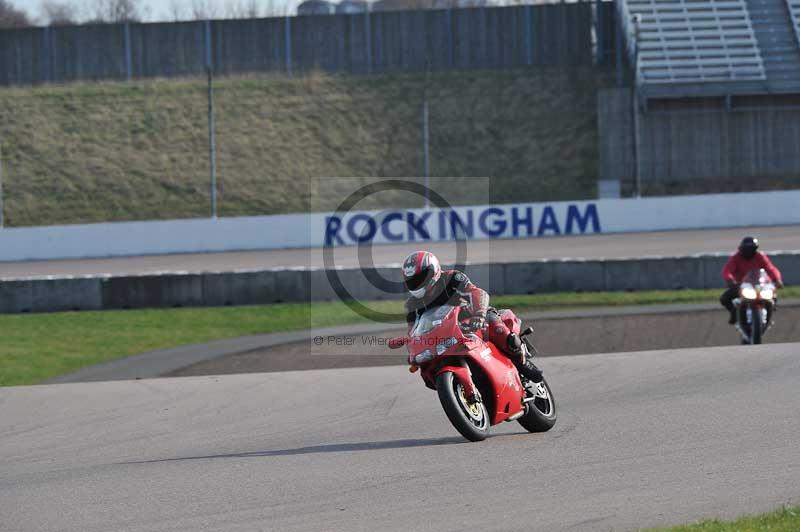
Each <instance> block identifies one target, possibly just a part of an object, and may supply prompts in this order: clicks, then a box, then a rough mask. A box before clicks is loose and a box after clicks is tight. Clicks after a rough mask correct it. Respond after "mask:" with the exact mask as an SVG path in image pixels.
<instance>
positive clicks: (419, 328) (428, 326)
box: [409, 305, 455, 338]
mask: <svg viewBox="0 0 800 532" xmlns="http://www.w3.org/2000/svg"><path fill="white" fill-rule="evenodd" d="M453 309H455V307H454V306H452V305H442V306H441V307H435V308H432V309H428V310H426V311H425V312H424V313H423V314H422V315H421V316H420V317H418V318H417V321H416V322H415V323H414V327H413V328H412V329H411V332H410V333H409V336H411V337H412V338H419V337H421V336H424V335H426V334H428V333H429V332H431V331H432V330H434V329H435V328H436V327H438V326H439V325H441V324H442V323H443V322H444V321H445V319H446V318H447V316H448V314H450V312H452V311H453Z"/></svg>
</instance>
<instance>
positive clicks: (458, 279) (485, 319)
mask: <svg viewBox="0 0 800 532" xmlns="http://www.w3.org/2000/svg"><path fill="white" fill-rule="evenodd" d="M403 281H404V283H405V286H406V288H407V289H408V291H409V292H410V294H411V297H409V298H408V300H406V303H405V313H406V321H407V322H408V326H409V329H410V328H411V327H413V326H414V323H415V322H416V319H417V317H418V316H420V315H421V314H422V313H424V312H425V311H427V310H429V309H431V308H435V307H440V306H442V305H453V306H459V307H461V308H462V309H463V311H464V312H465V313H466V316H469V327H470V328H471V329H473V330H481V331H483V338H484V339H485V340H487V341H489V342H492V343H493V344H494V345H495V346H497V348H498V349H500V350H501V352H503V354H505V355H506V356H507V357H508V358H509V359H510V360H511V362H513V363H514V366H516V368H517V370H518V371H519V372H520V374H521V375H523V376H524V377H526V378H527V379H529V380H531V381H533V382H540V381H541V380H542V372H541V370H540V369H539V368H537V367H536V366H535V365H534V363H533V362H532V361H531V359H530V356H527V349H526V346H525V344H524V343H523V341H522V339H521V338H520V337H519V336H518V335H517V334H514V333H512V332H511V330H510V329H509V328H508V327H507V326H506V324H505V323H503V320H501V319H500V315H499V314H498V313H497V312H496V311H495V310H494V309H493V308H491V307H490V306H489V294H488V293H486V291H485V290H482V289H481V288H479V287H477V286H475V285H474V284H473V283H472V282H471V281H470V280H469V278H468V277H467V276H466V274H464V273H463V272H460V271H458V270H442V267H441V265H440V264H439V259H437V258H436V256H435V255H434V254H433V253H430V252H428V251H415V252H414V253H411V254H410V255H409V256H407V257H406V259H405V260H404V261H403ZM466 316H465V319H466Z"/></svg>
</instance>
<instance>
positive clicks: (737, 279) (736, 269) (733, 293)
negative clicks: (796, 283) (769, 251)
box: [719, 236, 783, 325]
mask: <svg viewBox="0 0 800 532" xmlns="http://www.w3.org/2000/svg"><path fill="white" fill-rule="evenodd" d="M761 268H763V269H764V271H766V272H767V275H769V276H770V278H772V282H774V283H775V286H776V287H777V288H783V280H782V278H781V277H782V276H781V272H780V270H779V269H778V268H776V267H775V265H774V264H772V261H771V260H769V257H767V255H766V253H763V252H761V251H758V239H757V238H755V237H752V236H746V237H744V238H743V239H742V241H741V243H739V249H738V250H737V251H736V253H734V254H733V255H731V257H730V258H729V259H728V262H726V263H725V267H724V268H722V278H723V279H724V280H725V283H726V284H727V285H728V289H727V290H725V292H723V293H722V295H721V296H720V298H719V302H720V303H722V306H723V307H725V308H726V309H728V312H730V317H729V319H728V323H730V324H731V325H733V324H734V323H736V306H735V305H734V304H733V300H734V299H736V297H738V296H739V285H740V284H741V283H742V279H744V277H745V275H747V273H748V272H749V271H751V270H758V269H761Z"/></svg>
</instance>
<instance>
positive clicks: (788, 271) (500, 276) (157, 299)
mask: <svg viewBox="0 0 800 532" xmlns="http://www.w3.org/2000/svg"><path fill="white" fill-rule="evenodd" d="M726 259H727V257H725V256H721V255H707V256H695V257H664V258H651V259H627V260H626V259H619V260H609V261H599V260H592V261H534V262H524V263H509V264H476V265H470V266H468V267H467V274H468V275H469V276H470V277H471V278H472V279H473V280H474V281H475V282H476V283H477V284H478V285H479V286H482V287H484V288H485V289H487V290H488V291H489V292H490V293H491V294H493V295H506V294H508V295H510V294H537V293H547V292H573V291H587V292H589V291H629V290H655V289H661V290H675V289H684V288H720V289H722V280H721V276H720V271H721V269H722V265H723V264H724V262H725V260H726ZM772 259H773V261H774V262H775V264H776V265H777V266H778V267H779V268H780V269H781V270H782V272H783V275H784V280H785V281H786V283H787V284H800V253H783V254H776V255H773V256H772ZM337 274H338V275H339V278H340V280H341V283H342V285H343V286H344V287H345V288H346V289H347V290H348V291H349V293H350V294H352V296H353V298H356V299H360V300H381V299H400V298H403V297H405V293H404V292H403V291H402V289H401V288H400V287H399V285H398V284H397V283H399V281H400V279H399V272H398V271H397V269H385V268H384V269H379V270H378V271H377V274H378V275H380V276H381V278H383V279H387V280H388V281H389V282H393V283H395V284H394V285H390V286H389V287H388V288H387V287H386V286H385V285H386V283H385V282H384V283H380V282H374V281H375V279H372V281H370V280H368V279H366V278H365V277H364V275H363V274H362V273H361V272H360V271H358V270H337ZM336 299H337V296H336V294H335V292H334V290H333V289H332V288H331V285H330V283H329V281H328V277H327V275H326V272H325V271H323V270H301V269H294V270H264V271H251V272H219V273H202V274H163V275H141V276H125V277H70V278H63V279H22V280H12V281H3V282H0V313H18V312H50V311H62V310H101V309H131V308H168V307H196V306H223V305H249V304H258V303H279V302H308V301H332V300H336Z"/></svg>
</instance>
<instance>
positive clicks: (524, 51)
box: [0, 2, 613, 85]
mask: <svg viewBox="0 0 800 532" xmlns="http://www.w3.org/2000/svg"><path fill="white" fill-rule="evenodd" d="M608 11H609V10H608V9H605V10H603V12H608ZM604 20H605V22H604V24H603V26H604V27H605V28H606V30H605V34H608V33H610V30H609V29H608V24H609V22H610V21H612V20H613V18H611V17H606V19H604ZM607 40H608V39H607V38H604V39H603V44H604V45H605V46H608V43H607V42H606V41H607ZM592 60H593V57H592V11H591V5H590V4H589V3H588V2H582V3H577V4H575V3H571V4H563V5H541V6H514V7H492V8H469V9H440V10H424V11H396V12H374V13H363V14H355V15H321V16H299V17H280V18H265V19H247V20H214V21H209V22H206V21H195V22H175V23H155V24H114V25H111V24H109V25H86V26H65V27H47V28H29V29H13V30H2V31H0V85H12V84H17V85H19V84H35V83H42V82H64V81H74V80H96V79H134V78H149V77H170V76H186V75H192V74H201V73H204V72H205V69H206V66H207V65H208V64H210V65H212V66H213V68H214V70H215V71H216V72H220V73H226V74H228V73H235V72H253V71H285V72H294V71H304V70H310V69H314V68H321V69H323V70H328V71H333V72H356V73H367V72H382V71H396V70H422V69H424V68H425V65H426V62H428V61H429V62H430V65H431V67H432V68H498V67H513V66H517V67H518V66H532V65H591V64H592Z"/></svg>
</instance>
